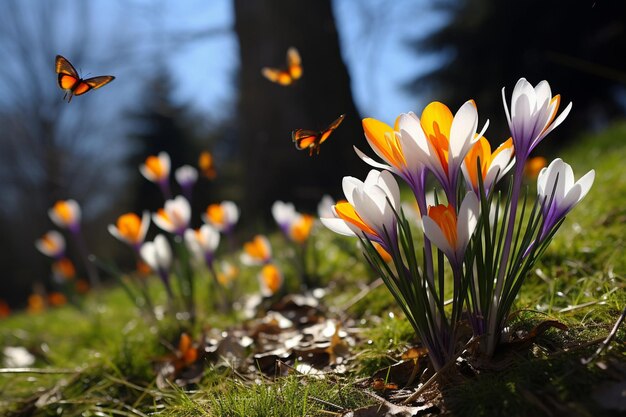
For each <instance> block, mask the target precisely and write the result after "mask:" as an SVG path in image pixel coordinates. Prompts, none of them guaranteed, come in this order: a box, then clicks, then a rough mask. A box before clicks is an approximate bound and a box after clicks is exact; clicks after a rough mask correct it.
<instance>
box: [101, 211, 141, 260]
mask: <svg viewBox="0 0 626 417" xmlns="http://www.w3.org/2000/svg"><path fill="white" fill-rule="evenodd" d="M149 226H150V213H149V212H147V211H144V212H143V214H142V216H141V218H140V217H139V216H138V215H136V214H135V213H126V214H122V215H121V216H120V217H118V218H117V222H116V224H114V225H113V224H110V225H109V228H108V229H109V233H111V234H112V235H113V236H114V237H115V238H117V239H119V240H121V241H122V242H125V243H127V244H129V245H130V246H132V247H133V248H134V249H135V250H139V248H140V247H141V244H142V243H143V241H144V239H145V238H146V233H147V232H148V227H149Z"/></svg>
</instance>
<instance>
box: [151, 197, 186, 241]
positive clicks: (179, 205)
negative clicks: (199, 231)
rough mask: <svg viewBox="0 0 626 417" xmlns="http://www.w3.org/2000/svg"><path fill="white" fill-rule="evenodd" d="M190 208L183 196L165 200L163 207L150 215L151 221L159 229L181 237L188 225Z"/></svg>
mask: <svg viewBox="0 0 626 417" xmlns="http://www.w3.org/2000/svg"><path fill="white" fill-rule="evenodd" d="M190 218H191V207H190V206H189V202H188V201H187V199H186V198H185V197H183V196H180V195H179V196H178V197H176V198H174V199H173V200H167V201H166V202H165V206H164V208H162V209H159V210H158V212H156V213H153V214H152V220H153V221H154V223H155V224H156V225H157V226H159V227H160V228H161V229H163V230H165V231H166V232H169V233H176V234H178V235H181V236H182V235H183V234H184V232H185V230H186V229H187V227H188V225H189V220H190Z"/></svg>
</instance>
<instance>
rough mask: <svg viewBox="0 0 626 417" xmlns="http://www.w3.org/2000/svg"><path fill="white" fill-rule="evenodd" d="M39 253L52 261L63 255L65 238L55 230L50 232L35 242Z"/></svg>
mask: <svg viewBox="0 0 626 417" xmlns="http://www.w3.org/2000/svg"><path fill="white" fill-rule="evenodd" d="M35 247H36V248H37V249H38V250H39V252H41V253H43V254H44V255H46V256H49V257H51V258H54V259H60V258H62V257H63V256H64V255H65V238H64V237H63V235H62V234H61V233H59V232H57V231H56V230H51V231H49V232H47V233H46V234H45V235H43V236H42V237H41V238H39V239H37V240H36V241H35Z"/></svg>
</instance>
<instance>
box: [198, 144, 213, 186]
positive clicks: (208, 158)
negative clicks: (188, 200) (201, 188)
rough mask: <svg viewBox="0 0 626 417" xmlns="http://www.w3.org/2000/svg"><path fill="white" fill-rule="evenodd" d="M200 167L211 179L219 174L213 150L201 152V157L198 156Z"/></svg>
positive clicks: (203, 173)
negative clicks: (216, 169)
mask: <svg viewBox="0 0 626 417" xmlns="http://www.w3.org/2000/svg"><path fill="white" fill-rule="evenodd" d="M198 168H200V172H201V173H202V175H204V176H205V177H207V178H208V179H210V180H214V179H215V177H216V176H217V172H216V171H215V165H214V163H213V155H211V152H209V151H204V152H202V153H201V154H200V157H199V158H198Z"/></svg>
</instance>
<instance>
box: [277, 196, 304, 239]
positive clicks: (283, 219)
mask: <svg viewBox="0 0 626 417" xmlns="http://www.w3.org/2000/svg"><path fill="white" fill-rule="evenodd" d="M272 216H274V221H276V224H277V225H278V227H280V230H281V231H282V232H283V234H284V235H285V236H288V235H289V228H290V227H291V223H293V221H294V220H295V219H296V217H297V216H298V212H297V211H296V208H295V207H294V205H293V204H292V203H285V202H283V201H280V200H279V201H274V204H272Z"/></svg>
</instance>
